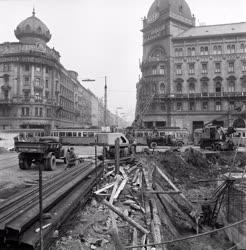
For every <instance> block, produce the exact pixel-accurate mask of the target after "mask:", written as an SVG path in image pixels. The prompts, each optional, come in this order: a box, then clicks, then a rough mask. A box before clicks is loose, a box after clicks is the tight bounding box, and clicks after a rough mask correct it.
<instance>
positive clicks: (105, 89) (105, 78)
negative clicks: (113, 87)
mask: <svg viewBox="0 0 246 250" xmlns="http://www.w3.org/2000/svg"><path fill="white" fill-rule="evenodd" d="M97 78H102V77H97ZM95 81H96V79H83V80H82V82H95ZM107 88H108V87H107V76H104V116H103V123H104V126H105V127H107V125H108V121H107V105H108V96H107Z"/></svg>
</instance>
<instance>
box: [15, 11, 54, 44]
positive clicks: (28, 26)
mask: <svg viewBox="0 0 246 250" xmlns="http://www.w3.org/2000/svg"><path fill="white" fill-rule="evenodd" d="M15 36H16V38H17V39H18V40H19V41H20V43H24V44H36V43H42V44H46V43H47V42H49V40H50V39H51V34H50V31H49V29H48V28H47V26H46V25H45V24H44V23H43V22H42V21H41V20H40V19H38V18H37V17H36V16H35V11H34V10H33V12H32V16H30V17H28V18H27V19H25V20H24V21H22V22H21V23H20V24H19V25H18V26H17V28H16V30H15Z"/></svg>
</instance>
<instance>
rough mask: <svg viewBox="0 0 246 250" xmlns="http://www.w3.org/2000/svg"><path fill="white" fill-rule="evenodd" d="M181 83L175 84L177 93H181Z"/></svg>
mask: <svg viewBox="0 0 246 250" xmlns="http://www.w3.org/2000/svg"><path fill="white" fill-rule="evenodd" d="M182 87H183V86H182V83H181V82H178V83H177V86H176V91H177V93H182Z"/></svg>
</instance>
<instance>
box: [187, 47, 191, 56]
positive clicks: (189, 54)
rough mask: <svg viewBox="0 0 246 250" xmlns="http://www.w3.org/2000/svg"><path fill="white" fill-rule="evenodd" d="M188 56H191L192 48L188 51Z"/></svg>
mask: <svg viewBox="0 0 246 250" xmlns="http://www.w3.org/2000/svg"><path fill="white" fill-rule="evenodd" d="M187 54H188V56H191V48H188V49H187Z"/></svg>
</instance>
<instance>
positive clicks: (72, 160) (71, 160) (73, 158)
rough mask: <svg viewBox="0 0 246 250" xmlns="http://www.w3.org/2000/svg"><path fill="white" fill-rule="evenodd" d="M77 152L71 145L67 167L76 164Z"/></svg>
mask: <svg viewBox="0 0 246 250" xmlns="http://www.w3.org/2000/svg"><path fill="white" fill-rule="evenodd" d="M76 160H77V157H76V154H75V153H74V148H73V147H71V148H70V149H69V151H68V156H67V168H72V167H74V166H75V165H76Z"/></svg>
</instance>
